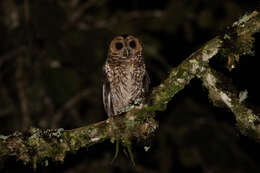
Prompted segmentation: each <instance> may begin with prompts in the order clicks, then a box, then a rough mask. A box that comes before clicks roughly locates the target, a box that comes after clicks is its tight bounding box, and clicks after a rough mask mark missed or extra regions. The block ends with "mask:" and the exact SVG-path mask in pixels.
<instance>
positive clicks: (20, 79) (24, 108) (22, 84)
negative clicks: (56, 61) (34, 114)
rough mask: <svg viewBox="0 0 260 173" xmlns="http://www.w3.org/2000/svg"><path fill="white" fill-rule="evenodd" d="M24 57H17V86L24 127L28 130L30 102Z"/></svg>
mask: <svg viewBox="0 0 260 173" xmlns="http://www.w3.org/2000/svg"><path fill="white" fill-rule="evenodd" d="M23 58H24V57H22V56H20V57H18V58H17V59H16V65H17V67H16V73H15V77H16V85H17V86H16V87H17V92H18V97H19V100H20V108H21V112H22V129H23V131H25V130H27V129H28V128H29V127H30V125H31V120H30V111H29V102H28V98H27V94H26V83H27V82H26V79H25V78H24V59H23Z"/></svg>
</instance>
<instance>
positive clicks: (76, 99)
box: [51, 89, 90, 128]
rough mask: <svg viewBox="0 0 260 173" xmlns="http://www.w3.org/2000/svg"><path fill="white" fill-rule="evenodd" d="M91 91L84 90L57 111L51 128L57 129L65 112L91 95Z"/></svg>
mask: <svg viewBox="0 0 260 173" xmlns="http://www.w3.org/2000/svg"><path fill="white" fill-rule="evenodd" d="M89 93H90V92H89V89H84V90H83V91H81V92H79V93H78V94H77V95H75V96H74V97H72V98H70V99H69V100H68V101H67V102H66V103H65V104H64V105H63V106H62V108H61V109H60V110H58V111H57V113H56V114H55V115H54V116H53V119H52V122H51V127H52V128H55V127H57V124H58V122H59V121H60V120H61V118H62V116H63V114H64V112H65V111H67V110H69V109H71V108H72V107H73V106H74V105H76V104H77V103H78V102H79V101H80V100H81V99H83V98H84V97H86V96H87V95H89Z"/></svg>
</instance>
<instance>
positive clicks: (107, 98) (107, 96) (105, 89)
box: [102, 68, 114, 117]
mask: <svg viewBox="0 0 260 173" xmlns="http://www.w3.org/2000/svg"><path fill="white" fill-rule="evenodd" d="M102 93H103V104H104V108H105V111H106V113H107V115H108V116H109V117H110V116H113V115H114V113H113V112H114V111H113V105H112V99H111V90H110V84H109V81H108V78H107V74H106V71H105V69H104V68H103V79H102Z"/></svg>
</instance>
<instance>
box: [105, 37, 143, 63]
mask: <svg viewBox="0 0 260 173" xmlns="http://www.w3.org/2000/svg"><path fill="white" fill-rule="evenodd" d="M141 53H142V45H141V43H140V41H139V40H138V39H137V38H136V37H134V36H132V35H122V36H117V37H115V38H114V39H113V40H112V41H111V43H110V46H109V54H110V55H112V56H118V57H120V58H122V59H129V58H131V57H135V56H136V55H137V54H141Z"/></svg>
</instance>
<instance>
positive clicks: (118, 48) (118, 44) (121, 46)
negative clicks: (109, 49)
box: [115, 42, 123, 50]
mask: <svg viewBox="0 0 260 173" xmlns="http://www.w3.org/2000/svg"><path fill="white" fill-rule="evenodd" d="M115 46H116V49H117V50H120V49H122V48H123V44H122V43H120V42H117V43H116V44H115Z"/></svg>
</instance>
